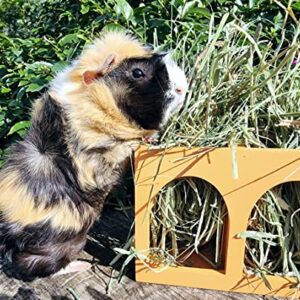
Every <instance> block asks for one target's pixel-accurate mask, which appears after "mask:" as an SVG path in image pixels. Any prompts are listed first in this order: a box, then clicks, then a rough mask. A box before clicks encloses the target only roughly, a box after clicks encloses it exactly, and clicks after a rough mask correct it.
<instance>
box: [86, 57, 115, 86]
mask: <svg viewBox="0 0 300 300" xmlns="http://www.w3.org/2000/svg"><path fill="white" fill-rule="evenodd" d="M115 62H116V55H115V54H110V55H108V56H107V58H106V59H105V61H104V63H103V64H102V65H101V66H100V67H99V68H98V69H97V70H88V71H85V72H84V73H83V81H84V83H85V84H87V85H89V84H91V83H92V82H93V81H94V80H95V79H97V78H101V77H103V76H104V75H105V73H107V72H108V71H109V70H110V68H111V67H112V65H113V64H114V63H115Z"/></svg>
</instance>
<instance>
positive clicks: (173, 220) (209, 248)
mask: <svg viewBox="0 0 300 300" xmlns="http://www.w3.org/2000/svg"><path fill="white" fill-rule="evenodd" d="M227 226H228V211H227V206H226V203H225V201H224V199H223V197H222V196H221V194H220V192H219V191H218V190H217V189H216V188H215V187H214V186H213V185H212V184H210V183H209V182H207V181H205V180H203V179H200V178H196V177H184V178H180V179H175V180H173V181H172V182H170V183H168V184H167V185H166V186H165V187H164V188H163V189H162V190H161V191H160V192H159V193H158V195H157V197H156V199H155V204H154V206H153V207H152V210H151V214H150V247H151V248H150V249H151V253H152V257H155V258H156V259H157V260H158V261H164V264H166V263H167V264H172V265H174V264H175V265H181V266H186V267H199V268H207V269H216V270H220V271H224V269H225V255H226V253H225V250H226V242H227V237H226V234H225V233H226V227H227Z"/></svg>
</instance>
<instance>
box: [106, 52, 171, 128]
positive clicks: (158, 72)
mask: <svg viewBox="0 0 300 300" xmlns="http://www.w3.org/2000/svg"><path fill="white" fill-rule="evenodd" d="M163 57H164V55H160V54H154V55H152V56H151V57H149V58H129V59H125V60H124V61H123V62H122V63H121V64H120V65H119V66H118V67H117V68H115V69H113V70H112V71H111V72H110V73H108V74H107V75H106V76H105V79H106V81H107V83H108V84H109V85H111V86H116V85H118V84H119V85H123V86H125V87H127V88H128V91H127V92H126V94H123V95H120V94H119V93H117V94H116V95H114V98H115V99H116V101H117V104H118V106H119V108H120V109H121V110H122V112H123V113H124V114H125V115H126V116H127V117H128V118H129V119H130V120H133V121H135V122H136V123H137V124H138V125H140V126H141V127H143V128H145V129H159V125H160V123H161V122H162V120H163V113H164V111H165V109H166V107H167V105H168V104H169V102H170V101H171V100H172V99H168V98H167V97H166V91H167V90H168V89H169V88H170V86H169V84H170V83H169V76H168V72H167V68H166V65H165V63H164V61H163ZM136 69H140V70H141V71H142V72H143V74H144V76H142V77H141V78H135V77H134V73H133V72H134V70H136Z"/></svg>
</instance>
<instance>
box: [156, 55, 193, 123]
mask: <svg viewBox="0 0 300 300" xmlns="http://www.w3.org/2000/svg"><path fill="white" fill-rule="evenodd" d="M163 60H164V63H165V65H166V68H167V72H168V76H169V80H170V89H169V90H168V91H167V92H166V97H167V98H173V99H174V100H173V101H172V102H171V103H170V104H169V106H168V107H167V109H166V110H165V112H164V117H163V121H162V124H161V125H164V124H165V123H166V122H167V121H168V119H169V117H170V116H171V115H172V114H173V113H174V112H175V111H178V110H179V109H180V108H181V107H182V105H183V102H184V98H185V94H186V91H187V88H188V82H187V78H186V76H185V74H184V72H183V70H181V69H180V68H179V66H178V65H177V64H176V62H175V61H174V60H173V59H172V58H171V56H170V54H167V55H166V56H165V57H164V58H163ZM178 88H180V89H182V90H183V91H184V92H183V93H182V94H178V93H177V92H176V89H178Z"/></svg>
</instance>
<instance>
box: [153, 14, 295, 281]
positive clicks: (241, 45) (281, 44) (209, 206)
mask: <svg viewBox="0 0 300 300" xmlns="http://www.w3.org/2000/svg"><path fill="white" fill-rule="evenodd" d="M226 18H227V16H224V18H223V20H222V21H221V23H220V25H219V27H217V28H216V29H215V26H214V20H213V19H212V20H211V24H210V29H209V39H208V40H209V42H208V44H207V46H206V47H205V48H203V47H202V46H201V43H200V42H198V36H197V35H196V34H195V33H194V32H190V35H189V36H185V37H184V38H182V39H179V40H178V41H177V45H178V46H177V49H176V50H177V52H176V53H177V58H179V60H181V61H182V64H183V66H184V68H185V70H186V73H187V74H188V76H189V93H188V95H187V100H186V103H185V106H184V108H183V109H182V110H181V112H180V113H179V114H178V115H177V116H175V117H174V119H173V120H171V121H170V123H169V124H168V125H167V127H166V130H165V132H164V134H163V135H162V137H161V139H160V141H159V147H171V146H185V147H197V146H200V147H203V146H209V147H215V146H216V147H219V146H233V148H234V147H235V146H237V145H241V146H247V147H261V148H289V149H296V148H298V149H299V147H300V126H299V125H300V121H299V120H300V52H299V49H300V48H299V32H300V26H298V28H296V29H295V31H294V33H293V37H292V38H289V39H287V38H285V35H286V32H285V30H284V29H283V31H282V37H281V41H277V42H276V45H275V44H274V43H272V41H270V40H267V39H265V38H264V37H263V36H261V28H260V26H257V25H254V24H248V25H247V24H240V23H237V22H232V23H228V24H226V25H225V23H226ZM253 28H256V29H255V30H253ZM289 34H290V35H291V33H289ZM190 40H193V41H194V42H193V43H192V44H190V47H186V45H187V43H188V41H190ZM201 47H202V48H201ZM182 49H185V50H182ZM234 163H235V164H236V163H237V162H234ZM233 165H234V164H233ZM249 172H251V170H249ZM195 186H196V187H197V191H196V192H195ZM188 191H189V192H188ZM191 191H194V193H193V195H192V196H191V197H188V196H187V195H190V194H191ZM283 191H284V192H283ZM189 193H190V194H189ZM199 194H201V205H200V202H199V198H198V196H197V195H199ZM205 203H206V204H205ZM214 203H217V205H216V206H214V205H213V204H214ZM299 208H300V187H299V184H298V185H297V184H294V185H290V186H289V187H288V188H285V189H282V188H274V189H272V190H270V191H268V192H267V193H266V194H265V195H264V196H263V197H262V198H261V199H260V200H259V202H258V203H257V205H256V206H255V208H254V210H253V212H252V215H251V218H250V221H249V228H248V230H247V232H245V233H241V237H245V238H247V249H246V255H245V264H246V272H248V273H251V274H253V273H254V274H256V275H259V276H261V277H264V275H265V274H275V273H276V274H277V273H279V274H281V275H290V276H296V277H298V278H299V280H300V276H299V273H298V272H300V266H299V261H300V254H299V253H300V252H299V243H300V241H299V237H296V235H297V234H296V233H297V232H300V221H299V213H298V212H299V210H298V209H299ZM202 211H204V213H203V214H204V215H203V214H202ZM202 216H204V217H203V219H202ZM220 216H224V211H223V207H222V205H220V201H219V198H218V194H217V193H216V190H211V191H209V190H208V187H207V186H206V185H205V184H204V185H202V186H200V185H198V184H197V183H195V182H193V181H191V180H184V181H182V182H180V181H176V182H174V183H172V184H170V185H169V186H168V187H166V188H165V189H164V190H163V191H162V192H161V193H160V194H159V197H158V199H157V204H156V206H155V208H154V211H153V212H152V223H151V234H152V237H151V238H152V240H151V242H152V246H153V247H156V248H158V249H161V250H163V251H166V252H167V253H168V255H173V257H174V258H175V259H176V261H177V263H184V258H186V257H187V253H192V252H193V251H194V252H197V251H198V252H199V253H200V252H201V251H200V249H201V247H202V246H205V243H209V242H210V244H211V245H214V249H213V250H211V253H214V255H215V254H216V253H220V252H219V251H220V249H221V248H222V239H221V238H220V236H218V238H216V232H217V231H219V232H220V231H222V230H221V229H220V228H221V225H223V221H220V220H221V219H222V218H220ZM201 222H202V223H201ZM200 223H201V224H202V225H201V226H200V225H199V224H200ZM206 225H207V226H206ZM199 228H200V232H197V230H198V229H199ZM200 237H201V238H200ZM213 240H214V242H212V241H213ZM275 244H276V245H275ZM183 245H184V246H183ZM181 247H183V249H185V250H182V248H181ZM188 251H189V252H188ZM219 259H220V256H219V257H217V256H215V257H214V258H213V260H212V262H213V263H215V266H216V267H217V266H218V263H220V261H219ZM266 284H267V283H266Z"/></svg>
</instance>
